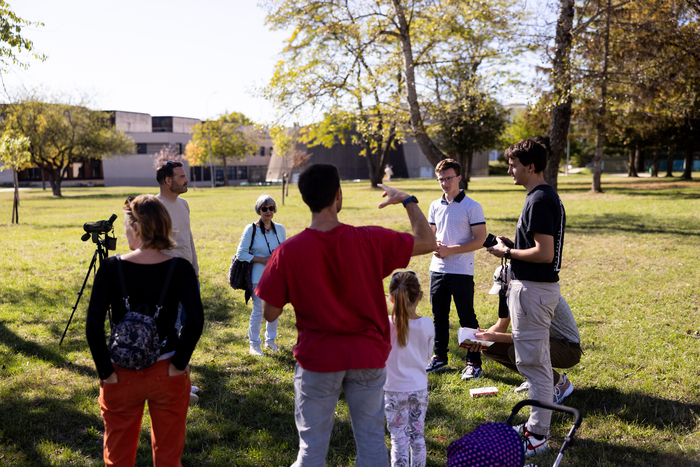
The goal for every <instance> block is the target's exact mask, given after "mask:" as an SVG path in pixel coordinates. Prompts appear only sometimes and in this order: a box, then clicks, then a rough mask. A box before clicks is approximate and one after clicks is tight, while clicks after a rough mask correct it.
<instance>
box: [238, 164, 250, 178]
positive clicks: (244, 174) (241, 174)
mask: <svg viewBox="0 0 700 467" xmlns="http://www.w3.org/2000/svg"><path fill="white" fill-rule="evenodd" d="M236 169H237V171H238V173H237V175H238V177H236V178H237V179H238V180H246V179H247V178H248V167H246V166H245V165H241V166H238V167H236Z"/></svg>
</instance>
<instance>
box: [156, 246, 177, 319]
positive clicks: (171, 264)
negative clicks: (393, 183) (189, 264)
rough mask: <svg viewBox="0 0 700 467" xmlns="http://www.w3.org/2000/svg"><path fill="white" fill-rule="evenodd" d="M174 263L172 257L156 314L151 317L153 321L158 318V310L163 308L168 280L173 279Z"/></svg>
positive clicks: (174, 259) (175, 259)
mask: <svg viewBox="0 0 700 467" xmlns="http://www.w3.org/2000/svg"><path fill="white" fill-rule="evenodd" d="M176 261H177V257H175V256H173V259H172V261H171V262H170V269H169V270H168V275H167V277H166V278H165V285H164V286H163V290H162V291H161V293H160V300H158V305H156V314H155V315H153V319H156V318H158V315H159V314H160V310H161V308H163V301H164V300H165V294H166V293H168V286H169V285H170V278H171V277H173V271H174V270H175V262H176Z"/></svg>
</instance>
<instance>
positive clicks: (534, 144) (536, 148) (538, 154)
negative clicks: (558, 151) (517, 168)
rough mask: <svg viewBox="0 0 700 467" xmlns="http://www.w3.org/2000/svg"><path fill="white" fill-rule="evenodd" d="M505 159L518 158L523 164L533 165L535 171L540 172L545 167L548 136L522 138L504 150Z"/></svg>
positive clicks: (547, 152)
mask: <svg viewBox="0 0 700 467" xmlns="http://www.w3.org/2000/svg"><path fill="white" fill-rule="evenodd" d="M504 155H505V158H506V160H508V159H512V158H514V157H515V158H518V159H519V160H520V163H521V164H523V165H530V164H534V165H535V173H540V172H542V171H543V170H544V169H545V167H547V156H548V155H549V138H547V137H546V136H535V137H534V138H528V139H524V140H522V141H520V142H518V143H516V144H514V145H512V146H511V147H509V148H508V149H506V152H505V154H504Z"/></svg>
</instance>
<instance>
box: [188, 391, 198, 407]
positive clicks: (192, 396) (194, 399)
mask: <svg viewBox="0 0 700 467" xmlns="http://www.w3.org/2000/svg"><path fill="white" fill-rule="evenodd" d="M197 402H199V396H197V394H193V393H190V405H194V404H196V403H197Z"/></svg>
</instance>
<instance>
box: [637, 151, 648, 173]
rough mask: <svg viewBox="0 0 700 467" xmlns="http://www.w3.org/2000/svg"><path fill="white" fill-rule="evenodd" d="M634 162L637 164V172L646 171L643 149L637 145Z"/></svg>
mask: <svg viewBox="0 0 700 467" xmlns="http://www.w3.org/2000/svg"><path fill="white" fill-rule="evenodd" d="M634 162H635V163H636V164H637V174H640V173H643V172H646V166H645V165H644V151H643V150H641V149H640V148H639V147H637V153H636V154H635V159H634Z"/></svg>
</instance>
